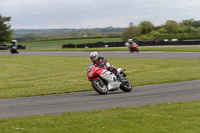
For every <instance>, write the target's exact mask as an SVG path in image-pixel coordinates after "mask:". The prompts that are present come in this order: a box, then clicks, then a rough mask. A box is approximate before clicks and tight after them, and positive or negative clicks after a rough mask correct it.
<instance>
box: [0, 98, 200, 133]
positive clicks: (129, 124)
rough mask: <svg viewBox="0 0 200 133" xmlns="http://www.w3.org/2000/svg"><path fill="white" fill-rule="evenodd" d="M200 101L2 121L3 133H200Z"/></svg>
mask: <svg viewBox="0 0 200 133" xmlns="http://www.w3.org/2000/svg"><path fill="white" fill-rule="evenodd" d="M199 118H200V100H198V101H190V102H184V103H182V102H180V103H164V104H157V105H146V106H141V107H126V108H122V107H120V108H111V109H106V110H97V111H90V112H76V113H65V114H59V115H41V116H31V117H20V118H7V119H0V132H1V133H6V132H9V133H25V132H35V133H44V132H48V133H55V132H57V133H186V132H188V133H198V132H199V131H200V123H199Z"/></svg>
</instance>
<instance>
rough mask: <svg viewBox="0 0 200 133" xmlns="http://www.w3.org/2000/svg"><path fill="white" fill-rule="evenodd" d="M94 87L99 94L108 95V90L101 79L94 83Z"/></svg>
mask: <svg viewBox="0 0 200 133" xmlns="http://www.w3.org/2000/svg"><path fill="white" fill-rule="evenodd" d="M92 87H93V88H94V90H95V91H96V92H97V93H99V94H101V95H105V94H107V93H108V88H107V87H106V85H105V84H104V83H103V82H102V83H101V82H100V80H99V79H97V80H93V81H92Z"/></svg>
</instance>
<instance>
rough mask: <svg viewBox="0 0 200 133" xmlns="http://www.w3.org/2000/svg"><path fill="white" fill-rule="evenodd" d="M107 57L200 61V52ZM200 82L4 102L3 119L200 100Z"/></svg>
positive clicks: (0, 110)
mask: <svg viewBox="0 0 200 133" xmlns="http://www.w3.org/2000/svg"><path fill="white" fill-rule="evenodd" d="M100 54H101V55H104V56H106V57H122V58H176V59H177V58H180V59H200V53H162V52H156V53H154V52H141V53H132V54H131V53H128V52H100ZM0 55H10V56H85V57H88V55H89V52H20V54H17V55H11V54H10V53H8V52H0ZM199 84H200V80H195V81H186V82H178V83H168V84H159V85H148V86H141V87H133V90H132V91H131V92H126V93H125V92H122V91H120V90H119V91H116V92H109V93H108V94H107V95H99V94H97V93H96V92H95V91H88V92H78V93H66V94H56V95H45V96H32V97H23V98H12V99H1V100H0V118H8V117H21V116H29V115H43V114H59V113H65V112H76V111H90V110H97V109H106V108H113V107H127V106H142V105H148V104H158V103H171V102H181V101H190V100H197V99H200V86H199Z"/></svg>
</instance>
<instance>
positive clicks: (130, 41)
mask: <svg viewBox="0 0 200 133" xmlns="http://www.w3.org/2000/svg"><path fill="white" fill-rule="evenodd" d="M125 45H126V46H127V47H128V48H129V50H130V52H131V53H132V52H133V50H134V51H136V52H139V50H138V44H137V43H135V42H134V41H133V39H128V42H126V43H125Z"/></svg>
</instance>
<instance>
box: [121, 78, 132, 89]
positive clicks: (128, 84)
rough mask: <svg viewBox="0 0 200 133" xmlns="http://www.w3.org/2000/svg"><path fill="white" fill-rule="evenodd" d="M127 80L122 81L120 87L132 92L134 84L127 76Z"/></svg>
mask: <svg viewBox="0 0 200 133" xmlns="http://www.w3.org/2000/svg"><path fill="white" fill-rule="evenodd" d="M125 80H126V81H127V82H125V83H122V84H121V85H120V89H121V90H123V91H124V92H130V91H131V90H132V84H131V82H130V81H129V80H128V79H127V78H125Z"/></svg>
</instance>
